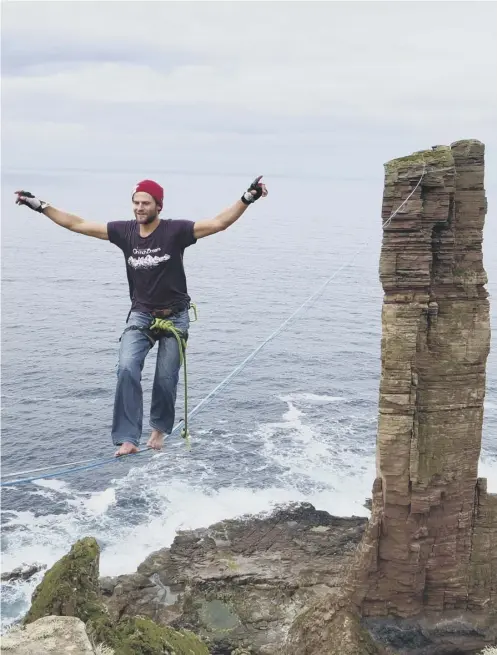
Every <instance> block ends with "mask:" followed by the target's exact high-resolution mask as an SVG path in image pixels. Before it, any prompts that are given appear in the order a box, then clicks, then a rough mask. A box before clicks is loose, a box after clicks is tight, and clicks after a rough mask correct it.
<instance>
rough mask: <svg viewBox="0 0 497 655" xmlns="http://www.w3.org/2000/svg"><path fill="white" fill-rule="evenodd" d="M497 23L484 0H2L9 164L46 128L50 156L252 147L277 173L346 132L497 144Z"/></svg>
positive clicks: (371, 140) (233, 151)
mask: <svg viewBox="0 0 497 655" xmlns="http://www.w3.org/2000/svg"><path fill="white" fill-rule="evenodd" d="M496 18H497V8H496V6H495V4H494V3H481V2H478V3H457V2H430V3H427V2H414V3H411V2H397V3H379V2H313V3H308V2H283V3H280V2H264V3H260V2H226V3H210V2H183V3H180V2H167V3H163V2H145V1H143V2H124V3H123V2H76V3H74V2H43V3H40V2H15V3H7V4H5V5H4V9H3V26H2V32H3V33H2V41H3V46H2V47H3V64H4V66H3V68H4V71H3V79H2V94H3V113H4V118H3V120H4V126H3V130H4V134H7V137H6V145H5V146H4V147H5V150H6V152H7V159H8V161H11V160H12V162H15V163H16V165H18V166H19V165H22V162H23V161H25V159H26V157H27V156H28V153H29V152H31V155H30V158H31V160H37V159H38V158H39V156H40V151H41V148H46V138H45V137H44V136H41V135H39V136H37V135H38V134H39V132H41V130H42V128H44V126H46V124H47V122H49V123H50V124H51V127H50V129H51V140H52V143H53V144H54V148H53V153H50V154H49V157H51V156H52V155H53V154H54V153H55V154H56V157H57V158H59V159H60V157H61V156H62V157H63V159H64V160H67V159H68V158H70V155H71V153H70V150H71V147H72V150H73V151H75V150H76V147H77V153H75V152H73V156H74V157H75V159H77V160H78V161H80V160H82V159H85V160H87V159H88V158H89V157H90V156H91V153H92V152H93V153H94V152H95V150H96V149H98V148H99V147H100V149H103V148H104V146H105V147H106V148H107V150H106V151H105V152H103V153H102V161H104V160H106V161H108V162H109V165H110V162H111V161H113V159H114V158H116V157H118V155H117V154H116V153H117V151H121V153H122V152H126V153H128V154H129V155H130V156H131V157H132V158H133V157H135V158H136V159H137V160H138V161H140V159H141V157H142V155H141V152H140V150H141V149H142V148H143V147H144V144H149V143H154V144H157V146H158V147H160V148H165V149H173V150H174V149H178V150H180V151H183V152H184V153H186V155H187V156H193V157H195V153H197V154H198V155H202V156H207V153H208V150H209V149H212V148H218V149H219V150H220V151H222V152H224V154H225V157H228V158H229V157H233V156H235V157H240V156H241V150H240V149H241V148H246V149H247V151H248V155H249V156H251V154H250V153H252V154H254V153H255V151H256V148H262V152H263V153H264V154H265V156H267V157H268V158H269V159H271V160H272V161H273V162H274V165H275V166H278V165H279V164H278V157H279V161H280V163H285V162H284V161H283V158H285V159H286V158H287V157H288V151H289V145H293V146H294V147H295V148H296V149H297V150H298V151H299V152H298V153H297V152H295V156H296V157H297V156H299V157H300V158H301V157H302V153H303V152H305V151H306V150H308V151H309V153H310V155H311V156H312V155H313V152H312V151H313V149H314V150H315V149H316V148H318V149H319V148H321V146H322V147H328V148H333V147H334V146H335V147H338V148H346V144H347V143H349V144H352V147H355V148H359V144H357V141H358V139H357V135H360V137H361V139H362V143H368V144H369V145H370V146H371V145H372V144H375V143H376V142H378V141H379V140H380V139H383V140H384V142H385V143H394V142H395V143H397V144H398V146H399V148H402V147H404V146H403V144H404V143H405V144H406V147H411V146H410V145H409V146H408V145H407V144H410V143H411V142H412V143H413V148H414V149H417V148H420V147H426V146H428V145H430V144H428V143H425V142H424V141H422V142H418V143H416V144H415V145H414V138H416V139H417V138H418V135H420V138H423V139H434V140H435V142H436V143H440V142H450V141H452V140H455V139H458V138H466V137H476V138H481V139H482V140H485V141H487V142H488V141H490V142H493V143H495V115H496V108H497V91H496V88H497V87H496V85H495V84H493V83H492V80H493V79H494V78H495V72H496V71H495V68H496V67H495V60H496V59H495V27H494V26H495V24H496V21H495V19H496ZM56 117H57V118H56ZM59 121H60V129H59V130H58V129H57V123H58V122H59ZM54 124H55V125H54ZM29 125H31V126H33V127H28V126H29ZM76 125H77V126H78V127H77V128H75V127H74V126H76ZM22 126H24V128H23V127H22ZM22 129H24V130H25V134H26V135H27V134H29V135H30V138H29V140H28V138H27V137H26V138H25V139H23V137H22ZM83 134H84V135H85V137H84V138H82V135H83ZM319 134H322V137H321V138H320V137H319V136H318V135H319ZM399 134H400V135H401V138H400V140H399ZM85 140H86V143H87V148H85V144H84V141H85ZM14 144H15V145H14ZM354 144H355V145H354ZM145 147H146V146H145ZM363 149H364V147H363ZM109 151H112V153H113V154H112V156H110V155H109ZM276 151H278V152H279V153H280V154H279V155H278V152H276ZM259 152H260V151H259ZM283 152H284V154H283ZM309 153H306V154H309ZM396 154H397V153H396ZM398 154H404V152H402V151H401V152H400V153H398ZM121 156H122V155H121ZM151 156H152V157H155V155H153V154H152V155H151ZM202 156H199V157H197V161H200V160H201V159H202ZM296 168H298V165H297V166H296Z"/></svg>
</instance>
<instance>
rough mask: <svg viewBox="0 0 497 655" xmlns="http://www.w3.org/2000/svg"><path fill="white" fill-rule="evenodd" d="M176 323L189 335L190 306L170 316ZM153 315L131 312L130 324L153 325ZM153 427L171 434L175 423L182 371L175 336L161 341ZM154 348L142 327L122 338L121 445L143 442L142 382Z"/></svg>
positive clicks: (117, 430)
mask: <svg viewBox="0 0 497 655" xmlns="http://www.w3.org/2000/svg"><path fill="white" fill-rule="evenodd" d="M168 320H171V321H172V322H173V324H174V326H175V327H176V328H177V329H178V330H181V332H183V334H186V333H187V331H188V328H189V326H190V319H189V315H188V309H185V310H184V311H182V312H179V313H178V314H175V315H173V316H171V317H170V318H168ZM152 321H153V317H152V315H151V314H145V313H143V312H131V314H130V315H129V318H128V321H127V323H126V327H129V326H130V325H137V326H141V327H149V326H150V325H151V323H152ZM157 343H158V352H157V362H156V366H155V376H154V385H153V389H152V403H151V407H150V427H151V428H152V429H156V430H160V432H163V433H164V434H171V431H172V429H173V425H174V413H175V412H174V410H175V403H176V390H177V387H178V379H179V370H180V353H179V346H178V342H177V341H176V339H175V338H174V337H162V338H161V339H160V340H159V341H158V342H157ZM151 349H152V344H151V343H150V341H149V339H148V338H147V336H146V335H145V334H144V333H143V332H141V331H140V330H128V331H127V332H124V333H123V335H122V337H121V346H120V349H119V363H118V366H117V386H116V394H115V400H114V414H113V421H112V441H113V443H114V444H115V445H116V446H118V445H121V444H122V443H124V442H125V441H128V442H130V443H133V444H134V445H135V446H138V445H139V444H140V438H141V434H142V424H143V392H142V385H141V378H142V371H143V365H144V363H145V357H146V356H147V355H148V353H149V352H150V350H151Z"/></svg>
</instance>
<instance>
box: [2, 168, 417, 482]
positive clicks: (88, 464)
mask: <svg viewBox="0 0 497 655" xmlns="http://www.w3.org/2000/svg"><path fill="white" fill-rule="evenodd" d="M425 173H426V162H425V161H424V160H423V170H422V172H421V176H420V178H419V180H418V181H417V183H416V185H415V186H414V188H413V189H412V191H411V192H410V194H409V195H408V196H407V198H406V199H405V200H404V201H403V202H402V203H401V204H400V205H399V206H398V207H397V209H395V211H393V212H392V213H391V214H390V216H389V217H388V218H387V219H386V220H385V222H384V223H383V224H382V228H383V229H385V228H386V227H387V226H388V225H389V224H390V223H391V221H392V220H393V218H394V217H395V216H396V215H397V214H398V213H399V211H400V210H401V209H402V208H403V207H404V206H405V205H406V204H407V202H408V201H409V199H410V198H411V197H412V196H413V195H414V193H415V192H416V190H417V189H418V187H419V185H420V184H421V182H422V180H423V178H424V176H425ZM367 245H368V243H367V242H365V243H364V244H363V245H362V246H361V247H360V248H358V250H357V251H356V252H355V253H354V254H353V255H352V257H351V258H350V260H348V261H346V262H344V263H343V264H342V265H341V266H340V267H339V268H338V269H337V270H336V271H335V272H334V273H332V275H330V277H329V278H328V279H327V280H325V281H324V282H323V284H322V285H321V286H320V287H319V289H317V291H315V292H314V293H312V294H311V295H310V296H309V298H307V300H305V301H304V302H303V303H302V304H301V305H300V307H297V309H296V310H295V311H294V312H293V313H292V314H291V315H290V316H289V317H288V318H287V319H286V320H285V321H283V323H281V325H280V326H279V327H278V328H277V329H276V330H275V331H274V332H272V333H271V334H270V335H269V336H268V337H266V339H264V341H263V342H262V343H260V344H259V345H258V346H257V348H255V349H254V350H253V351H252V352H251V353H250V354H249V355H248V356H247V357H246V358H245V359H244V360H243V361H242V362H241V363H240V364H238V366H236V367H235V368H234V369H233V370H232V371H231V373H229V375H227V376H226V377H225V378H224V380H222V381H221V382H220V383H219V384H218V385H217V386H215V387H214V389H212V391H211V392H210V393H208V394H207V396H205V398H203V399H202V400H201V401H200V402H199V403H198V404H197V405H196V406H195V407H194V408H193V409H192V410H191V412H189V413H187V411H186V402H187V394H186V381H187V374H186V357H185V349H183V351H182V348H180V353H181V352H183V357H184V361H185V418H184V420H183V428H182V430H181V435H182V436H183V435H184V438H185V439H187V445H189V441H188V419H189V418H192V416H194V415H195V414H196V413H197V412H198V411H199V410H200V409H201V408H202V407H203V406H204V405H205V404H207V403H208V402H209V400H211V398H213V397H214V396H215V395H216V394H217V393H218V392H219V391H220V390H221V389H223V388H224V387H225V386H227V384H228V383H229V382H230V381H231V380H232V379H233V378H234V377H235V376H236V375H237V374H238V373H240V371H242V370H243V369H244V368H245V366H247V364H248V363H249V362H250V361H251V360H253V359H254V358H255V357H256V356H257V354H258V353H259V352H260V351H261V350H262V349H263V348H264V346H265V345H266V344H268V343H269V342H270V341H271V340H272V339H274V337H276V336H277V335H278V334H279V333H280V332H282V331H283V330H284V329H285V327H286V326H287V325H288V324H289V323H290V321H291V320H292V319H293V318H294V317H295V316H296V315H297V314H298V313H299V312H301V311H302V310H303V309H304V307H306V306H307V305H309V304H310V303H312V302H313V301H314V300H316V298H318V297H319V296H320V295H321V293H322V292H323V291H324V289H325V288H326V287H327V286H328V285H329V284H330V282H332V280H334V278H335V277H336V276H337V275H338V274H339V273H340V272H341V271H342V270H343V269H344V268H346V267H347V266H349V265H350V264H352V262H353V261H354V260H355V258H356V257H357V255H359V253H360V252H361V251H362V250H364V248H365V247H366V246H367ZM191 306H192V307H193V308H194V312H195V320H197V311H196V307H195V305H193V304H192V305H191ZM166 323H168V321H166ZM152 325H154V323H152ZM152 325H151V326H150V327H152ZM156 325H157V324H156ZM177 332H179V331H178V330H177ZM168 333H170V331H168ZM172 336H175V338H176V335H172ZM181 338H183V335H181V336H180V339H181ZM154 343H155V342H154ZM180 425H181V421H180V422H179V423H178V424H176V425H175V426H174V428H173V429H172V431H171V434H173V433H174V432H176V431H177V430H178V428H179V427H180ZM150 450H151V449H150V448H148V447H147V448H143V449H141V450H139V451H138V452H137V453H133V454H130V455H122V456H121V457H119V458H116V457H109V458H104V459H99V460H79V461H77V462H68V463H66V464H65V465H57V464H54V465H53V466H51V467H46V468H55V467H56V466H65V467H70V468H64V469H62V470H58V471H55V472H54V473H49V474H45V475H38V476H33V477H25V478H17V479H15V480H9V481H7V482H3V481H2V482H1V483H0V486H1V487H11V486H15V485H19V484H27V483H29V482H34V481H36V480H41V479H47V478H54V477H61V476H63V475H68V474H70V473H75V472H77V471H85V470H89V469H93V468H97V467H100V466H104V465H105V464H108V463H110V462H116V460H122V459H124V458H127V457H134V456H135V455H140V454H142V453H145V452H148V451H150ZM76 464H82V466H76ZM41 470H46V469H45V468H43V469H31V470H27V471H17V472H15V473H8V474H5V475H3V476H2V478H5V477H13V476H16V475H21V474H26V473H34V472H36V471H41Z"/></svg>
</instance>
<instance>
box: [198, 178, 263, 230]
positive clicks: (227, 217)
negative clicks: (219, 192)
mask: <svg viewBox="0 0 497 655" xmlns="http://www.w3.org/2000/svg"><path fill="white" fill-rule="evenodd" d="M261 179H262V175H260V176H259V177H257V178H256V179H255V180H254V181H253V182H252V184H251V185H250V186H249V188H248V189H247V191H245V193H244V194H243V196H242V197H241V198H240V200H237V201H236V202H235V204H234V205H232V206H231V207H228V208H227V209H225V210H223V211H222V212H221V213H220V214H218V215H217V216H216V217H215V218H210V219H207V220H204V221H196V222H195V225H194V227H193V235H194V237H195V238H196V239H202V238H203V237H208V236H210V235H211V234H216V233H217V232H222V231H223V230H226V229H227V228H228V227H229V226H230V225H233V223H234V222H235V221H237V220H238V219H239V218H240V216H241V215H242V214H243V213H244V212H245V211H246V209H247V207H248V206H249V205H251V204H252V203H254V202H255V201H256V200H258V199H259V198H260V197H261V196H262V197H263V198H265V197H266V196H267V189H266V185H265V184H264V183H263V182H261Z"/></svg>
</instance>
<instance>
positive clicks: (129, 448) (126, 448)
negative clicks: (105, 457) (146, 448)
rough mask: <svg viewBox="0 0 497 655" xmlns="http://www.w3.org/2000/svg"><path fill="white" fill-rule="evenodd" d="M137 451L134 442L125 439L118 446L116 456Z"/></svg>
mask: <svg viewBox="0 0 497 655" xmlns="http://www.w3.org/2000/svg"><path fill="white" fill-rule="evenodd" d="M137 452H138V448H137V447H136V446H135V444H134V443H131V442H130V441H125V442H124V443H123V444H122V445H121V446H119V450H117V451H116V457H120V456H121V455H132V454H133V453H137Z"/></svg>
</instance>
